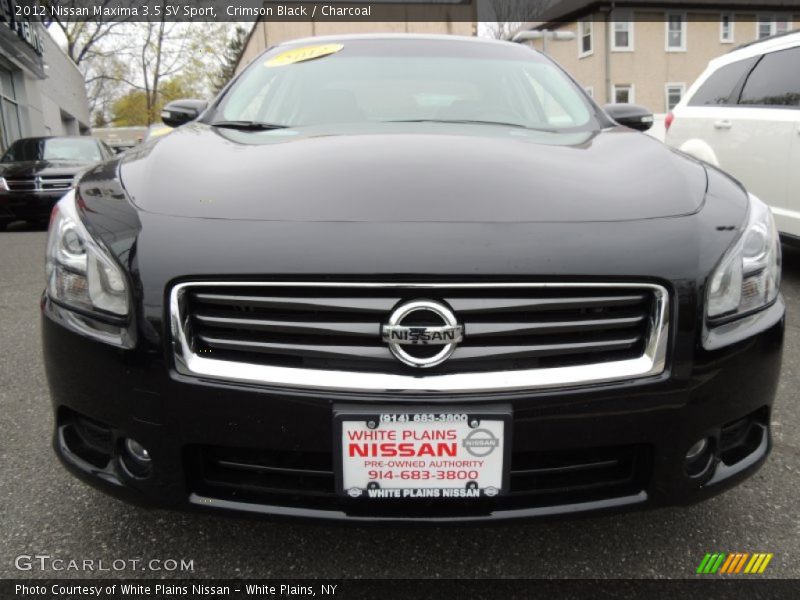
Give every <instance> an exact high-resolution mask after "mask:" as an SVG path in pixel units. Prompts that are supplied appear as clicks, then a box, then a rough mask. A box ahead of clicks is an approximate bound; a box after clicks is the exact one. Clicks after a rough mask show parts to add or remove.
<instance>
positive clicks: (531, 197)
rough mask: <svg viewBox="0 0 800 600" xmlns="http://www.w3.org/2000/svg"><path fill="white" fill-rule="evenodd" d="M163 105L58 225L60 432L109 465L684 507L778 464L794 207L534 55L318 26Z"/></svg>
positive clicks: (474, 510)
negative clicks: (787, 251)
mask: <svg viewBox="0 0 800 600" xmlns="http://www.w3.org/2000/svg"><path fill="white" fill-rule="evenodd" d="M611 110H612V111H613V107H612V109H611ZM633 113H635V114H633ZM626 114H627V118H631V119H633V118H634V117H635V119H634V122H635V123H636V124H637V125H638V126H640V127H642V128H644V127H645V125H644V124H643V123H642V117H643V115H642V114H641V113H640V111H639V112H637V111H632V112H631V113H629V114H628V113H626ZM164 118H165V122H167V124H168V125H170V126H173V127H176V129H174V130H173V131H172V132H171V133H170V134H169V135H167V136H163V137H160V138H157V139H154V140H150V141H147V142H144V143H143V144H141V145H140V146H138V147H136V148H134V149H132V150H130V151H128V152H126V153H125V154H124V155H121V156H118V157H116V158H114V159H112V160H111V161H107V162H105V163H103V164H101V165H98V166H96V167H94V168H93V169H91V170H90V171H89V172H88V173H86V174H85V175H84V177H83V178H82V179H81V181H80V183H79V184H78V186H77V188H76V189H75V190H74V191H72V192H70V193H69V194H68V195H67V196H66V197H65V198H64V199H62V200H61V201H60V202H59V204H58V206H57V210H56V213H55V214H54V217H53V220H52V223H51V226H50V233H49V237H48V242H47V250H46V254H47V266H46V271H47V288H46V292H45V293H44V296H43V298H42V303H41V306H42V314H43V327H42V335H43V344H44V358H45V365H46V369H47V376H48V380H49V384H50V390H51V395H52V403H53V409H54V414H55V420H54V421H55V449H56V452H57V453H58V456H59V457H60V458H61V460H62V461H63V463H64V465H65V466H66V467H67V468H68V469H69V470H70V471H72V472H73V473H74V474H76V475H77V476H79V477H81V478H83V479H84V480H86V481H87V482H89V483H91V484H92V485H95V486H97V487H99V488H101V489H103V490H105V491H107V492H109V493H112V494H115V495H118V496H120V497H122V498H125V499H128V500H131V501H135V502H139V503H143V504H146V505H153V506H173V507H187V508H188V507H200V508H204V509H209V510H222V511H240V512H245V513H255V514H260V515H277V516H297V517H307V518H321V519H334V520H349V521H364V520H384V521H437V520H438V521H448V522H453V521H463V522H474V521H482V520H486V521H488V520H503V519H518V518H533V517H541V516H551V515H556V514H574V513H580V512H586V511H596V510H611V509H614V510H618V509H624V508H636V507H646V506H660V505H673V504H686V503H690V502H695V501H698V500H701V499H704V498H707V497H709V496H711V495H713V494H716V493H718V492H720V491H722V490H725V489H727V488H729V487H731V486H732V485H735V484H737V483H739V482H741V481H742V480H743V479H744V478H746V477H748V476H749V475H752V474H753V473H754V471H755V470H757V469H758V468H759V466H760V465H761V464H762V463H763V462H764V460H765V459H766V457H767V455H768V453H769V449H770V439H771V438H770V412H771V407H772V403H773V398H774V395H775V390H776V386H777V383H778V378H779V372H780V361H781V351H782V339H783V330H784V303H783V300H782V298H781V295H780V293H779V283H780V244H779V242H778V238H777V233H776V231H775V228H774V224H773V220H772V216H771V214H770V212H769V209H768V208H767V207H766V205H765V204H763V203H762V202H761V201H760V200H759V199H758V198H756V197H755V196H753V195H751V194H748V193H747V191H746V190H745V189H744V188H743V187H742V186H741V185H740V184H739V183H738V182H736V181H735V180H733V179H732V178H730V177H729V176H727V175H726V174H724V173H723V172H721V171H719V170H718V169H715V168H712V167H710V166H708V165H705V164H703V163H701V162H700V161H697V160H694V159H692V158H690V157H687V156H685V155H684V154H681V153H678V152H676V151H673V150H671V149H669V148H667V147H666V146H664V145H663V144H662V143H661V142H659V141H657V140H654V139H653V138H651V137H649V136H647V135H643V134H641V133H639V132H637V131H635V130H633V129H630V128H627V127H623V126H620V125H618V124H616V123H615V122H614V121H613V120H612V119H611V117H610V116H609V115H608V114H606V112H604V111H603V110H602V109H601V108H599V107H598V106H597V105H596V104H594V103H593V102H592V100H591V99H590V98H589V97H588V96H587V95H586V94H585V93H584V92H583V90H581V88H580V87H579V86H578V85H577V84H575V83H574V81H573V80H572V79H570V78H569V77H568V76H567V75H566V74H565V73H564V72H563V71H562V70H561V69H560V68H559V67H558V66H557V65H556V64H555V63H553V62H552V61H551V60H550V59H548V58H547V57H545V56H543V55H541V54H539V53H537V52H536V51H534V50H533V49H531V48H528V47H525V46H521V45H518V44H512V43H508V42H499V41H491V40H484V39H474V38H458V37H451V36H441V37H439V36H421V35H413V36H412V35H408V36H390V35H380V36H343V37H332V38H312V39H306V40H300V41H296V42H291V43H284V44H280V45H278V46H276V47H274V48H272V49H270V50H268V51H267V52H266V53H264V54H262V55H261V56H260V57H258V58H256V59H255V61H254V62H253V63H252V64H251V65H250V66H249V67H248V68H246V69H245V70H244V71H243V73H242V74H240V75H239V76H237V78H236V79H235V80H234V81H233V83H232V84H231V85H230V87H228V88H227V89H226V90H224V91H223V92H222V94H221V95H220V96H219V97H218V98H217V99H216V100H214V101H213V102H212V103H211V105H210V106H208V107H206V105H205V104H204V103H200V102H197V101H188V100H186V101H178V102H175V103H172V104H170V105H169V106H167V107H165V110H164ZM620 118H622V119H624V118H626V116H625V115H622V116H621V117H620ZM65 357H69V360H65V359H64V358H65Z"/></svg>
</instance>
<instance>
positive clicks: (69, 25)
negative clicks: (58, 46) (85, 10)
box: [41, 0, 124, 66]
mask: <svg viewBox="0 0 800 600" xmlns="http://www.w3.org/2000/svg"><path fill="white" fill-rule="evenodd" d="M41 3H42V4H43V5H44V6H46V7H48V8H50V9H52V7H53V4H58V5H59V6H62V7H65V8H79V7H83V6H86V4H87V3H86V2H85V0H66V1H63V0H62V1H60V2H53V0H41ZM109 3H110V0H103V1H102V2H100V4H99V6H101V7H105V6H106V5H108V4H109ZM48 13H49V15H51V16H52V18H51V20H50V21H49V22H48V23H47V26H48V27H52V26H55V27H56V28H57V29H59V30H60V31H61V33H62V34H63V35H64V38H65V39H66V44H65V47H64V51H65V52H66V53H67V56H69V57H70V58H71V59H72V61H73V62H74V63H75V64H76V65H78V66H81V64H82V63H84V62H85V61H87V60H90V59H92V58H93V57H95V56H96V55H97V54H98V52H100V53H102V51H101V50H100V46H101V45H102V43H103V42H104V41H105V40H107V38H109V37H110V36H111V35H112V34H113V32H114V29H116V28H117V27H119V26H120V25H121V24H122V23H123V22H124V21H123V20H119V21H103V20H102V19H99V18H95V19H86V20H78V21H66V20H64V19H62V18H61V17H59V16H58V15H57V14H56V13H55V12H54V11H53V10H49V11H48Z"/></svg>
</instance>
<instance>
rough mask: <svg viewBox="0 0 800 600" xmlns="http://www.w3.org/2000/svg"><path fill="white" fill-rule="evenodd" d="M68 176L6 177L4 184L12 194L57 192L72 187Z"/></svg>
mask: <svg viewBox="0 0 800 600" xmlns="http://www.w3.org/2000/svg"><path fill="white" fill-rule="evenodd" d="M72 182H73V178H72V177H71V176H69V175H42V176H40V177H7V178H6V184H8V189H9V190H11V191H12V192H57V191H62V190H63V191H65V192H66V191H67V190H69V189H70V187H72Z"/></svg>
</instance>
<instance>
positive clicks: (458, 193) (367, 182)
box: [119, 123, 707, 223]
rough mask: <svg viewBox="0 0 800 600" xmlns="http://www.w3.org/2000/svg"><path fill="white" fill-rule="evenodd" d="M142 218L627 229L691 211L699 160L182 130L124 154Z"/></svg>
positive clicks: (377, 134)
mask: <svg viewBox="0 0 800 600" xmlns="http://www.w3.org/2000/svg"><path fill="white" fill-rule="evenodd" d="M119 173H120V178H121V181H122V184H123V186H124V188H125V190H126V192H127V194H128V195H129V197H130V198H131V200H132V201H133V203H134V204H135V205H136V206H137V207H138V208H139V209H140V210H142V211H145V212H150V213H158V214H162V215H170V216H179V217H197V218H206V219H230V220H264V221H301V222H323V221H343V222H419V223H434V222H468V223H469V222H472V223H493V222H507V223H512V222H513V223H520V222H541V223H546V222H587V221H630V220H640V219H653V218H659V217H672V216H677V215H686V214H691V213H693V212H696V211H697V210H698V209H699V208H700V206H701V205H702V203H703V199H704V195H705V191H706V184H707V181H706V172H705V169H704V168H703V167H702V166H701V165H700V164H699V163H697V162H695V161H692V160H690V159H688V158H686V157H684V156H683V155H680V154H678V153H676V152H674V151H671V150H670V149H668V148H667V147H665V146H664V145H663V144H661V143H660V142H658V141H657V140H655V139H653V138H650V137H649V136H646V135H643V134H640V133H637V132H633V131H631V130H628V129H625V128H621V127H619V128H612V129H608V130H604V131H602V132H593V133H558V134H554V133H547V132H535V131H531V130H526V129H520V128H510V127H500V126H486V125H454V124H430V123H428V124H408V123H403V124H400V123H390V124H378V125H362V126H349V127H344V126H342V127H338V128H332V127H326V128H313V127H304V128H298V129H282V130H274V131H267V132H243V131H236V130H223V129H219V128H215V127H210V126H208V125H205V124H202V123H194V124H191V125H188V126H185V127H182V128H180V129H178V130H176V131H174V132H172V133H170V134H169V135H167V136H165V137H163V138H160V139H157V140H154V141H153V142H149V143H145V144H143V145H140V146H139V147H137V148H135V149H133V150H132V151H130V152H128V153H127V154H126V155H125V156H124V157H123V158H122V161H121V164H120V171H119Z"/></svg>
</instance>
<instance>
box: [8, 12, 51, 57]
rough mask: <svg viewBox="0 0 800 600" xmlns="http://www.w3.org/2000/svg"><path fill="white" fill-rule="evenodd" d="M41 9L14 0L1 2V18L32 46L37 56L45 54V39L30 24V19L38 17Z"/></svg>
mask: <svg viewBox="0 0 800 600" xmlns="http://www.w3.org/2000/svg"><path fill="white" fill-rule="evenodd" d="M39 10H41V9H40V8H39V7H36V6H31V5H27V6H24V5H22V4H19V3H17V2H14V0H0V18H2V20H3V24H4V25H5V26H6V27H8V28H9V29H11V31H13V32H14V33H16V34H17V36H18V37H19V38H20V39H21V40H22V41H23V42H25V44H27V45H28V46H30V47H31V48H32V49H33V51H34V52H36V54H38V55H39V56H41V55H42V54H43V53H44V39H43V38H42V34H41V32H40V31H39V30H38V29H37V28H36V27H35V26H34V24H32V23H31V22H30V19H29V17H31V16H36V15H37V14H39V13H38V11H39Z"/></svg>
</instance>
